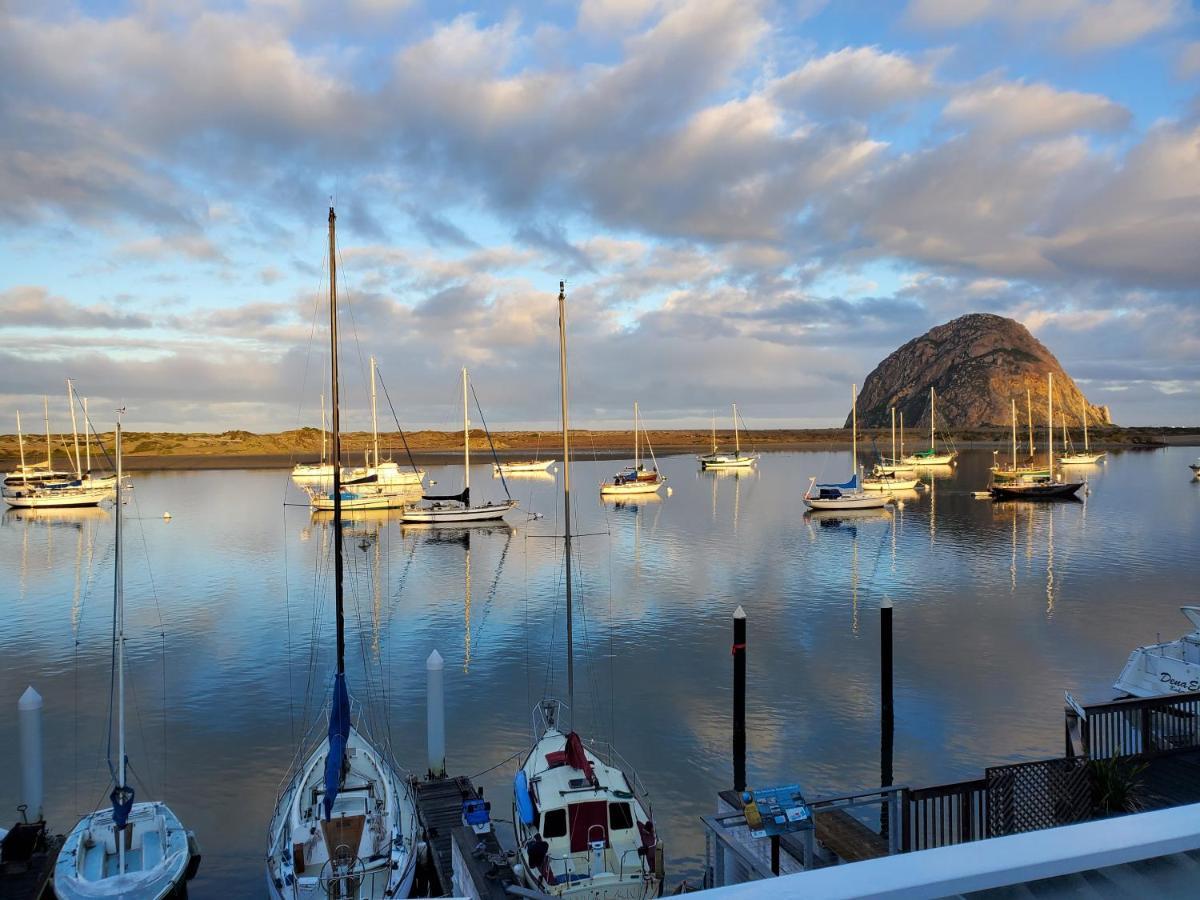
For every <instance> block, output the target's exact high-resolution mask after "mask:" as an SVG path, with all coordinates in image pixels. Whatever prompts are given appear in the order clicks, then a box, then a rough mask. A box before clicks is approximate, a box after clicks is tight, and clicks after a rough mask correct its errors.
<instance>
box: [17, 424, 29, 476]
mask: <svg viewBox="0 0 1200 900" xmlns="http://www.w3.org/2000/svg"><path fill="white" fill-rule="evenodd" d="M17 444H18V446H20V448H21V480H22V481H24V480H26V478H27V471H26V469H25V435H23V434H22V433H21V411H20V410H17Z"/></svg>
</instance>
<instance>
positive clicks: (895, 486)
mask: <svg viewBox="0 0 1200 900" xmlns="http://www.w3.org/2000/svg"><path fill="white" fill-rule="evenodd" d="M920 483H921V479H920V478H887V477H885V478H864V479H863V483H862V486H863V490H864V491H911V490H912V489H913V488H915V487H916V486H917V485H918V484H920Z"/></svg>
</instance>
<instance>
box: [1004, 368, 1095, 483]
mask: <svg viewBox="0 0 1200 900" xmlns="http://www.w3.org/2000/svg"><path fill="white" fill-rule="evenodd" d="M1046 409H1047V414H1046V440H1047V444H1048V449H1047V451H1046V462H1047V465H1048V467H1049V473H1048V474H1047V475H1045V476H1042V475H1033V476H1029V475H1025V476H1022V477H1020V478H1014V479H1012V480H1011V481H1000V482H998V481H994V480H993V482H992V486H991V492H992V496H993V497H994V498H996V499H997V500H1064V499H1071V498H1073V497H1074V496H1075V493H1076V492H1077V491H1078V490H1079V489H1080V488H1081V487H1083V482H1082V481H1069V482H1068V481H1058V480H1055V478H1054V373H1053V372H1049V373H1047V375H1046Z"/></svg>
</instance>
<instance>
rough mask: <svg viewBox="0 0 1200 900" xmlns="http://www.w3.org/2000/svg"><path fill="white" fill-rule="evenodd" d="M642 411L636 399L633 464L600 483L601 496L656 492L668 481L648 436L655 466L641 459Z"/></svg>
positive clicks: (648, 445) (647, 443)
mask: <svg viewBox="0 0 1200 900" xmlns="http://www.w3.org/2000/svg"><path fill="white" fill-rule="evenodd" d="M639 419H640V413H639V411H638V404H637V401H636V400H635V401H634V403H633V465H632V466H627V467H626V468H625V469H624V471H621V472H618V473H617V474H616V475H614V476H613V479H612V481H606V482H604V483H603V484H601V485H600V496H601V497H621V496H628V495H630V494H653V493H656V492H657V491H658V490H659V489H660V488H661V487H662V486H663V485H664V484H666V483H667V478H666V476H665V475H663V474H662V473H661V472H659V471H658V460H657V459H655V458H654V447H653V445H652V444H651V443H650V438H649V437H647V438H646V446H647V447H648V448H649V450H650V458H651V460H653V468H651V469H647V468H646V467H645V466H644V465H643V464H642V461H641V457H640V455H639V440H638V422H639Z"/></svg>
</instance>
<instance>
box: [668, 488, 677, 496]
mask: <svg viewBox="0 0 1200 900" xmlns="http://www.w3.org/2000/svg"><path fill="white" fill-rule="evenodd" d="M673 493H675V491H674V489H672V488H667V496H668V497H670V496H671V495H672V494H673Z"/></svg>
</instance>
